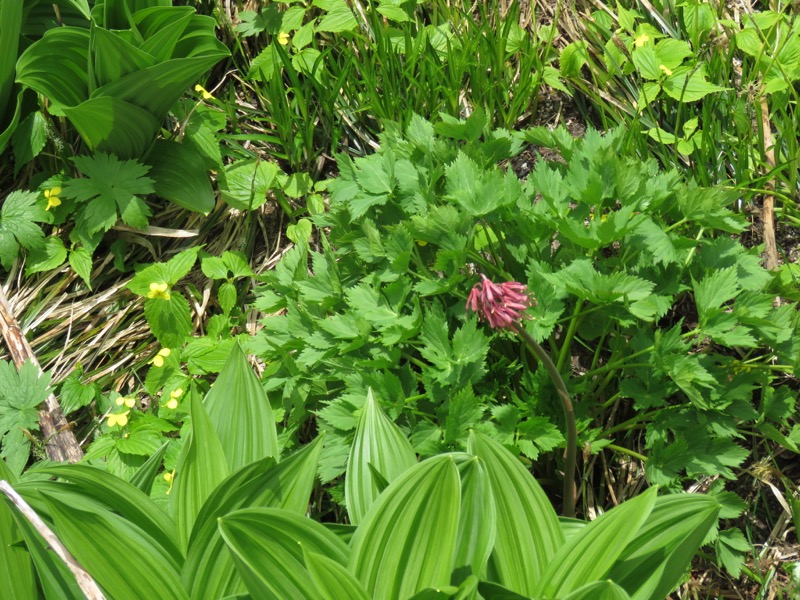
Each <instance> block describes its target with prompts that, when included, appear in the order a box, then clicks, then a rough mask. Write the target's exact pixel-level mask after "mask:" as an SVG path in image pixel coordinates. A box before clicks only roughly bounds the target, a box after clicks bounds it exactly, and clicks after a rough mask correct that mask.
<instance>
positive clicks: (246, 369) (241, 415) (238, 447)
mask: <svg viewBox="0 0 800 600" xmlns="http://www.w3.org/2000/svg"><path fill="white" fill-rule="evenodd" d="M205 406H206V409H207V410H208V416H209V418H210V419H211V422H212V423H214V429H215V430H216V432H217V435H218V436H219V441H220V443H221V444H222V449H223V451H224V452H225V457H226V458H227V460H228V466H229V467H230V469H231V470H232V471H233V470H236V469H240V468H241V467H243V466H245V465H247V464H250V463H251V462H254V461H256V460H260V459H262V458H266V457H268V456H269V457H272V458H274V459H276V460H277V459H278V434H277V431H276V429H275V417H274V415H273V414H272V407H271V406H270V404H269V399H268V398H267V393H266V392H265V391H264V388H263V387H262V386H261V382H260V381H259V380H258V377H256V376H255V373H253V369H252V368H251V367H250V364H249V363H248V362H247V357H246V356H245V355H244V352H242V349H241V347H239V345H238V344H236V345H234V347H233V349H232V350H231V354H230V356H229V357H228V361H227V362H226V363H225V366H224V367H223V368H222V372H221V373H220V374H219V377H217V380H216V381H215V382H214V385H213V386H212V387H211V390H209V392H208V394H207V395H206V399H205Z"/></svg>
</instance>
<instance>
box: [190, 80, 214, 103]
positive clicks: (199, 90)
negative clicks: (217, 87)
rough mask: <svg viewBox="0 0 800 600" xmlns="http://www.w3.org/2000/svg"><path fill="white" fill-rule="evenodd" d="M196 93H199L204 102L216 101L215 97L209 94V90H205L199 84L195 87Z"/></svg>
mask: <svg viewBox="0 0 800 600" xmlns="http://www.w3.org/2000/svg"><path fill="white" fill-rule="evenodd" d="M194 91H195V92H197V93H199V94H200V96H201V97H202V98H203V100H213V99H214V96H212V95H211V94H209V93H208V90H206V88H204V87H203V86H202V85H200V84H199V83H198V84H197V85H196V86H194Z"/></svg>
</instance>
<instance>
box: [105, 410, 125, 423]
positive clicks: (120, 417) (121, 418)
mask: <svg viewBox="0 0 800 600" xmlns="http://www.w3.org/2000/svg"><path fill="white" fill-rule="evenodd" d="M130 412H131V411H129V410H126V411H125V412H123V413H117V414H115V415H108V419H107V422H108V426H109V427H116V426H117V425H119V426H120V427H125V425H127V424H128V413H130Z"/></svg>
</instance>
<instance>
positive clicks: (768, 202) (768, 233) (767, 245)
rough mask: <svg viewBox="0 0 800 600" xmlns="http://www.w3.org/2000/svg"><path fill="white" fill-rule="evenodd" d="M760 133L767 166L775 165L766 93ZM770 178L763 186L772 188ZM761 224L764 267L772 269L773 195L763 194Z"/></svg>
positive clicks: (775, 265)
mask: <svg viewBox="0 0 800 600" xmlns="http://www.w3.org/2000/svg"><path fill="white" fill-rule="evenodd" d="M761 134H762V136H763V138H764V154H765V155H766V159H767V166H768V167H769V168H770V169H772V168H774V167H775V145H774V144H773V141H772V127H771V126H770V122H769V105H768V104H767V97H766V95H762V96H761ZM774 185H775V184H774V182H773V181H772V180H769V181H767V183H766V184H765V186H764V187H765V188H766V189H768V190H771V189H773V188H774ZM761 224H762V226H763V228H764V268H765V269H768V270H770V271H774V270H775V269H777V268H778V244H777V242H776V240H775V196H773V195H772V194H768V195H766V196H764V202H763V204H762V208H761Z"/></svg>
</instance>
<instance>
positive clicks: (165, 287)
mask: <svg viewBox="0 0 800 600" xmlns="http://www.w3.org/2000/svg"><path fill="white" fill-rule="evenodd" d="M147 297H148V298H161V299H162V300H169V284H167V283H165V282H163V281H160V282H155V281H154V282H153V283H151V284H150V291H149V292H147Z"/></svg>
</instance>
